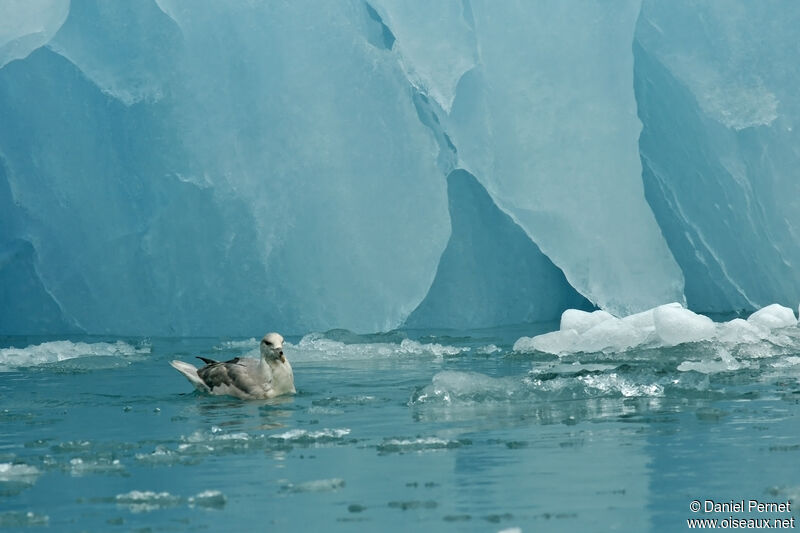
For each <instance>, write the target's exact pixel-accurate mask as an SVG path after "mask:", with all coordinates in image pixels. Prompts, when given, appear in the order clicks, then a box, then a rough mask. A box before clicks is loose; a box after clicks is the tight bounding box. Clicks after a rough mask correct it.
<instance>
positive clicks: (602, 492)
mask: <svg viewBox="0 0 800 533" xmlns="http://www.w3.org/2000/svg"><path fill="white" fill-rule="evenodd" d="M525 333H527V332H520V331H518V330H514V331H511V332H509V331H508V330H497V331H475V332H458V333H453V332H391V333H387V334H380V335H370V336H359V335H355V334H353V333H350V332H346V331H341V330H337V331H334V332H330V333H328V334H314V335H310V336H306V337H304V338H302V339H299V338H295V339H289V341H290V342H289V343H288V344H287V348H286V352H287V356H288V357H289V358H290V359H291V360H292V364H293V366H294V369H295V375H296V381H297V387H298V394H297V395H296V396H292V397H282V398H276V399H272V400H265V401H257V402H242V401H239V400H235V399H231V398H224V397H223V398H220V397H210V396H207V395H204V394H200V393H197V392H193V391H191V387H190V385H189V384H188V383H187V382H186V381H185V379H183V378H182V377H181V376H180V375H178V374H177V373H176V372H175V371H174V370H172V369H171V368H170V367H169V366H168V364H167V361H169V360H171V359H174V358H184V359H186V360H188V358H191V357H192V356H194V355H205V356H210V357H214V358H216V359H221V358H227V357H234V356H252V355H255V354H256V353H257V343H256V341H255V340H253V339H244V340H240V339H150V340H142V339H114V338H90V337H84V338H75V337H73V338H71V339H69V340H65V339H27V338H26V339H14V338H5V339H2V340H1V341H0V365H2V366H3V370H4V371H3V372H0V398H2V403H0V423H2V426H3V431H2V433H0V498H2V500H3V504H4V505H3V509H2V511H0V525H1V526H4V527H12V528H26V527H34V526H41V525H49V526H50V527H51V528H53V529H55V530H58V531H80V530H99V531H114V530H120V531H127V530H131V529H139V528H151V530H153V531H162V530H164V531H166V530H174V529H175V528H176V527H177V528H178V529H198V528H208V529H209V530H223V529H224V530H230V529H244V528H253V527H257V528H261V529H265V528H267V527H269V528H272V529H277V530H286V529H289V528H298V527H301V526H300V524H302V529H305V530H336V531H339V530H342V531H361V530H365V529H367V530H381V531H408V530H409V529H412V528H420V529H422V530H425V531H439V530H441V531H501V530H504V529H508V528H520V529H521V530H522V531H576V530H586V531H604V530H621V529H625V530H636V531H676V530H683V529H684V528H685V527H686V522H685V520H686V519H687V518H690V517H691V516H690V511H689V508H688V505H689V503H690V502H691V501H692V500H694V499H699V500H704V499H717V500H720V501H728V500H731V499H733V500H740V499H751V498H752V499H761V500H764V501H778V500H779V499H783V500H786V499H791V498H795V497H797V496H798V495H800V488H798V487H800V483H798V480H797V478H796V476H795V475H794V470H793V469H791V468H787V465H789V464H794V463H795V462H796V459H797V457H798V454H800V439H798V435H800V432H798V429H800V428H798V420H800V417H799V416H798V414H800V408H799V407H798V406H799V405H800V384H798V377H800V350H798V347H799V346H800V342H798V341H796V339H799V338H800V335H798V334H797V332H796V331H795V330H794V329H785V330H781V331H776V332H775V333H774V335H770V336H769V337H764V336H762V337H757V338H753V339H752V342H748V343H746V344H741V345H735V346H732V345H730V344H729V343H728V344H726V342H727V341H725V340H724V339H723V340H715V339H716V337H715V339H711V340H708V339H703V340H702V341H699V342H694V343H689V344H680V345H677V346H652V345H642V346H637V347H635V348H633V349H628V350H623V351H611V352H609V351H606V352H597V353H584V352H570V353H563V354H561V355H560V356H555V355H551V354H547V353H543V352H539V351H532V352H521V351H520V352H514V351H513V350H512V347H513V345H514V343H515V341H516V340H517V339H518V338H519V337H520V336H522V335H523V334H525ZM720 338H722V337H720ZM26 343H27V344H26ZM12 346H15V348H14V349H13V350H12V349H11V347H12ZM4 357H5V358H4ZM798 507H800V503H799V504H798Z"/></svg>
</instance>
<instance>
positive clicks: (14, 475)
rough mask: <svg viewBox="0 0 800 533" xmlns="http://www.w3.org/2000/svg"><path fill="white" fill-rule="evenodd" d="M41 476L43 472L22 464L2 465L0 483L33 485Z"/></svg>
mask: <svg viewBox="0 0 800 533" xmlns="http://www.w3.org/2000/svg"><path fill="white" fill-rule="evenodd" d="M40 474H41V472H40V471H39V469H38V468H36V467H35V466H30V465H26V464H21V463H19V464H14V463H0V483H20V484H23V485H33V484H34V483H36V479H37V478H38V477H39V475H40Z"/></svg>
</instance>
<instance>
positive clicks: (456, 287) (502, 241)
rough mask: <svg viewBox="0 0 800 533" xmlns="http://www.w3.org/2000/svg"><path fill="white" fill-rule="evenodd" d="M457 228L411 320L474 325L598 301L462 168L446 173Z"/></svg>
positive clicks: (542, 317) (536, 317) (554, 313)
mask: <svg viewBox="0 0 800 533" xmlns="http://www.w3.org/2000/svg"><path fill="white" fill-rule="evenodd" d="M447 186H448V187H447V190H448V203H449V209H450V221H451V227H452V233H451V236H450V240H449V242H448V243H447V247H446V248H445V251H444V253H443V254H442V257H441V259H440V261H439V265H438V268H437V271H436V277H435V278H434V281H433V284H432V285H431V288H430V290H429V291H428V294H427V295H426V297H425V299H424V300H423V301H422V302H421V303H420V304H419V306H418V307H417V308H416V309H415V310H414V311H413V312H412V313H411V315H409V317H408V319H407V320H406V323H405V325H406V326H407V327H448V328H465V327H466V328H469V327H481V326H488V325H508V324H517V323H522V322H539V321H547V320H555V319H557V318H558V316H559V315H560V313H561V312H562V311H563V310H564V309H566V308H568V307H572V306H577V307H580V308H582V309H592V308H593V306H592V305H591V303H590V302H589V301H588V300H586V299H585V298H584V297H583V296H581V295H580V294H578V292H577V291H576V290H575V289H574V288H573V287H572V286H571V285H570V284H569V282H568V281H567V279H566V277H565V276H564V273H563V272H562V271H561V269H559V268H558V267H556V266H555V265H554V264H553V263H552V261H550V259H549V258H548V257H547V256H546V255H545V254H544V253H542V251H541V250H540V249H539V247H538V246H537V245H536V243H534V242H533V241H532V240H531V239H530V238H529V237H528V235H527V234H526V233H525V231H523V229H522V228H520V227H519V226H518V225H517V224H515V223H514V221H513V220H512V219H511V217H509V216H508V215H507V214H506V213H504V212H503V211H501V210H500V209H499V208H498V207H497V205H496V204H495V203H494V201H493V200H492V198H491V196H490V195H489V194H488V193H487V191H486V189H485V188H484V187H483V186H482V185H481V184H480V183H479V182H478V180H477V179H476V178H475V176H473V175H472V174H470V173H469V172H467V171H466V170H463V169H456V170H454V171H452V172H451V173H450V174H449V175H448V177H447Z"/></svg>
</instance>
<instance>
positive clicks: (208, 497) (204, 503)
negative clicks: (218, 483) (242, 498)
mask: <svg viewBox="0 0 800 533" xmlns="http://www.w3.org/2000/svg"><path fill="white" fill-rule="evenodd" d="M227 501H228V499H227V498H226V497H225V495H224V494H222V493H221V492H220V491H218V490H205V491H203V492H201V493H200V494H197V495H195V496H191V497H190V498H189V506H190V507H206V508H209V509H221V508H223V507H225V503H227Z"/></svg>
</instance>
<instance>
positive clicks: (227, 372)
mask: <svg viewBox="0 0 800 533" xmlns="http://www.w3.org/2000/svg"><path fill="white" fill-rule="evenodd" d="M197 375H198V376H200V379H202V380H203V383H205V384H206V385H208V388H209V389H211V391H212V392H213V391H214V389H215V388H216V387H226V388H227V389H228V390H231V389H235V390H238V391H241V392H243V393H245V394H249V395H255V394H258V393H259V392H260V391H262V390H263V386H262V384H261V383H259V382H258V380H257V379H256V378H255V374H254V373H252V372H251V371H250V367H249V366H248V365H246V364H243V363H240V362H239V359H238V358H236V359H232V360H231V361H228V362H225V363H216V364H212V365H208V366H205V367H203V368H201V369H200V370H198V371H197Z"/></svg>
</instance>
